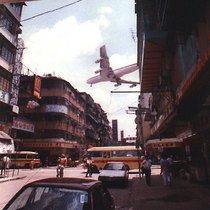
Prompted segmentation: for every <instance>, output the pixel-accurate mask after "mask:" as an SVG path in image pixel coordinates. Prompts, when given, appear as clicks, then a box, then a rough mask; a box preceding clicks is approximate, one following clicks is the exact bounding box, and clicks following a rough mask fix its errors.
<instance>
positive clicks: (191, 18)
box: [136, 0, 210, 182]
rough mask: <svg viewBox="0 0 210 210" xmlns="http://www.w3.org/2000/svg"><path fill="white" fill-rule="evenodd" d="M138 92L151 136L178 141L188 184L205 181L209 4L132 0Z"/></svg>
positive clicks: (202, 0)
mask: <svg viewBox="0 0 210 210" xmlns="http://www.w3.org/2000/svg"><path fill="white" fill-rule="evenodd" d="M136 13H137V36H138V65H139V68H140V83H141V91H142V92H147V93H151V94H152V107H151V112H156V113H157V115H156V118H153V119H152V122H151V129H150V132H151V135H150V137H151V138H157V139H162V138H181V139H183V141H184V144H185V150H186V154H187V157H186V160H187V161H188V170H189V171H188V172H189V173H190V174H191V180H195V181H199V182H207V181H208V180H210V155H209V151H210V132H209V131H210V110H209V107H210V88H209V87H210V85H209V81H210V80H209V78H210V67H209V58H210V33H209V29H210V3H209V1H207V0H192V1H188V0H179V1H174V0H169V1H165V0H159V1H155V0H150V1H148V0H136Z"/></svg>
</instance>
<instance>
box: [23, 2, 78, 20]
mask: <svg viewBox="0 0 210 210" xmlns="http://www.w3.org/2000/svg"><path fill="white" fill-rule="evenodd" d="M81 1H82V0H78V1H75V2H72V3H70V4H66V5H64V6H62V7H59V8H56V9H53V10H49V11H46V12H43V13H40V14H38V15H34V16H32V17H30V18H26V19H24V20H22V21H21V22H25V21H28V20H31V19H34V18H36V17H39V16H42V15H46V14H48V13H51V12H55V11H57V10H60V9H63V8H65V7H69V6H72V5H73V4H77V3H79V2H81Z"/></svg>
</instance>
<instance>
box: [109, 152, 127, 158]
mask: <svg viewBox="0 0 210 210" xmlns="http://www.w3.org/2000/svg"><path fill="white" fill-rule="evenodd" d="M112 157H126V154H125V151H112Z"/></svg>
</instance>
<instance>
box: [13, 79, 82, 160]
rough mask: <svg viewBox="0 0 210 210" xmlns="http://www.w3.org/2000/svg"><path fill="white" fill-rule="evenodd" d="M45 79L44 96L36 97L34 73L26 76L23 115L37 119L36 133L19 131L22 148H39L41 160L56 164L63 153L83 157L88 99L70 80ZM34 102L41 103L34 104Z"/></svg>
mask: <svg viewBox="0 0 210 210" xmlns="http://www.w3.org/2000/svg"><path fill="white" fill-rule="evenodd" d="M40 78H41V91H40V99H37V100H36V99H35V98H34V96H32V92H33V90H34V76H32V77H29V76H22V77H21V85H20V94H19V106H20V115H21V117H22V118H25V119H27V120H30V121H31V122H34V126H35V128H34V132H23V131H21V130H18V132H17V138H19V139H21V141H22V143H21V149H22V150H32V151H37V152H38V153H39V154H40V157H41V160H42V161H45V159H48V162H49V164H50V163H55V162H56V160H57V159H58V157H59V156H60V155H61V154H65V155H66V156H68V157H71V158H72V159H79V151H80V147H81V145H83V144H84V141H85V113H84V110H85V100H84V98H83V97H82V96H81V94H80V93H79V92H78V91H77V90H76V89H74V88H73V87H72V86H71V85H70V83H68V82H67V81H65V80H63V79H60V78H57V77H53V76H51V75H46V76H45V77H40ZM33 100H36V101H34V102H35V103H37V106H35V107H33V106H32V107H31V106H30V105H29V102H31V101H33Z"/></svg>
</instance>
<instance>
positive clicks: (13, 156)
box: [0, 151, 40, 168]
mask: <svg viewBox="0 0 210 210" xmlns="http://www.w3.org/2000/svg"><path fill="white" fill-rule="evenodd" d="M5 155H7V156H8V157H9V158H10V160H11V163H10V168H31V167H40V159H39V154H38V153H37V152H32V151H17V152H11V153H0V167H2V158H3V157H4V156H5Z"/></svg>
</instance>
